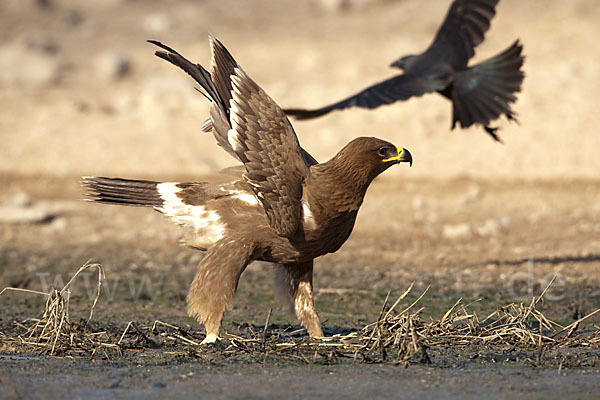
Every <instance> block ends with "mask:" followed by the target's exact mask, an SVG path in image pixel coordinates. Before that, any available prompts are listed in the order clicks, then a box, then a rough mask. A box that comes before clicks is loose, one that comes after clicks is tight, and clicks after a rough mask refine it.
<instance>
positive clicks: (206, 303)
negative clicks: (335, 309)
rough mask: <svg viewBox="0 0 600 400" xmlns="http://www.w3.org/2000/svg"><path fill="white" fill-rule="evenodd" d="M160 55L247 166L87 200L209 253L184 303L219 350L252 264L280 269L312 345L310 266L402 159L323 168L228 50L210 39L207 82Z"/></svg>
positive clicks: (343, 158) (94, 185)
mask: <svg viewBox="0 0 600 400" xmlns="http://www.w3.org/2000/svg"><path fill="white" fill-rule="evenodd" d="M151 43H153V44H155V45H157V46H158V47H160V48H161V49H163V50H165V51H157V52H156V55H157V56H158V57H160V58H162V59H165V60H167V61H169V62H171V63H173V64H174V65H176V66H178V67H180V68H182V69H183V70H184V71H186V72H187V73H188V74H190V75H191V76H192V77H193V78H194V79H195V80H196V82H198V83H199V84H200V86H201V91H202V92H203V94H204V95H205V96H206V97H207V98H208V99H209V100H210V101H211V104H212V105H211V110H210V115H211V117H210V120H209V121H207V122H206V123H205V124H204V126H203V127H204V129H205V130H209V129H210V130H212V132H213V134H214V136H215V138H216V140H217V143H218V144H219V145H221V147H223V148H224V149H225V150H226V151H227V152H228V153H230V154H231V155H232V156H234V157H235V158H237V159H238V160H240V161H241V162H242V163H243V170H241V171H240V172H243V173H241V174H240V176H239V178H237V179H236V178H233V179H231V180H230V181H228V182H225V183H210V182H188V183H173V182H166V183H165V182H163V183H161V182H151V181H139V180H126V179H115V178H102V177H87V178H84V181H83V185H84V187H85V188H86V190H87V197H88V199H89V200H92V201H96V202H102V203H110V204H121V205H134V206H150V207H154V208H155V209H156V210H158V211H160V212H161V213H163V214H165V215H166V216H167V217H169V218H170V219H172V220H173V221H175V222H177V223H179V224H181V225H183V226H184V227H186V228H187V229H186V233H187V235H186V237H185V243H186V244H187V245H189V246H192V247H195V248H198V249H200V250H206V256H205V257H204V259H203V260H202V262H201V263H200V266H199V267H198V272H197V273H196V276H195V278H194V280H193V282H192V284H191V286H190V290H189V294H188V298H187V301H188V312H189V313H190V315H192V316H194V317H196V318H197V319H198V321H199V322H202V323H204V324H205V327H206V332H207V337H206V339H205V342H212V341H214V340H216V338H217V337H218V335H219V329H220V325H221V319H222V317H223V313H224V311H225V309H226V308H227V307H228V305H229V304H230V302H231V299H232V298H233V295H234V293H235V291H236V288H237V285H238V281H239V278H240V275H241V274H242V272H243V271H244V269H245V268H246V266H247V265H248V264H249V263H250V262H252V261H254V260H262V261H268V262H271V263H274V264H275V265H276V278H277V279H276V285H277V286H278V291H279V292H283V293H285V294H286V297H287V299H288V300H289V302H291V304H293V308H294V310H295V312H296V315H297V316H298V318H299V320H300V321H301V323H302V324H303V325H304V326H305V327H306V328H307V330H308V333H309V334H310V336H311V337H319V336H323V332H322V330H321V326H320V323H319V319H318V317H317V313H316V310H315V306H314V302H313V289H312V271H313V260H314V259H315V258H316V257H319V256H321V255H324V254H327V253H331V252H334V251H336V250H337V249H339V248H340V246H341V245H342V244H343V243H344V242H345V241H346V239H347V238H348V236H349V235H350V232H351V231H352V228H353V227H354V221H355V219H356V215H357V213H358V210H359V208H360V205H361V204H362V201H363V198H364V195H365V192H366V190H367V188H368V186H369V184H370V183H371V181H372V180H373V179H374V178H375V177H376V176H377V175H379V174H380V173H382V172H383V171H385V170H386V169H387V168H389V167H390V166H392V165H394V164H398V163H400V162H410V163H412V158H411V155H410V153H409V152H408V150H405V149H402V148H400V147H396V146H394V145H392V144H391V143H389V142H386V141H384V140H381V139H377V138H371V137H361V138H357V139H354V140H353V141H351V142H350V143H348V144H347V145H346V146H345V147H344V148H343V149H342V150H341V151H340V152H339V153H338V154H337V155H335V156H334V157H333V158H332V159H331V160H329V161H327V162H326V163H322V164H319V163H317V161H316V160H315V159H314V158H313V157H311V156H310V154H308V153H307V152H306V151H305V150H303V149H302V148H301V147H300V145H299V143H298V139H297V137H296V134H295V133H294V130H293V129H292V126H291V125H290V123H289V121H288V119H287V118H286V116H285V114H284V113H283V111H282V110H281V109H280V108H279V106H277V104H276V103H275V102H274V101H273V100H272V99H271V98H270V97H269V96H268V95H267V94H266V93H265V92H264V91H263V90H262V89H261V88H260V87H259V86H258V85H257V84H256V83H255V82H254V81H253V80H252V79H250V78H249V77H248V76H247V75H246V73H245V72H244V71H243V70H242V69H241V67H240V66H239V65H238V64H237V63H236V61H235V60H234V59H233V57H232V56H231V55H230V54H229V52H228V51H227V50H226V49H225V47H224V46H223V45H222V44H221V43H220V42H219V41H218V40H217V39H215V38H214V37H210V44H211V50H212V62H211V64H212V67H211V73H209V72H208V71H206V70H205V69H204V68H203V67H202V66H200V65H198V64H193V63H191V62H190V61H188V60H187V59H185V58H184V57H183V56H181V55H180V54H179V53H177V52H176V51H175V50H173V49H171V48H169V47H167V46H165V45H163V44H161V43H159V42H154V41H152V42H151Z"/></svg>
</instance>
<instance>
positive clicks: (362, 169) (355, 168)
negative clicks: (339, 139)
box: [328, 137, 412, 186]
mask: <svg viewBox="0 0 600 400" xmlns="http://www.w3.org/2000/svg"><path fill="white" fill-rule="evenodd" d="M402 162H407V163H409V164H410V165H411V166H412V155H411V154H410V152H409V151H408V150H407V149H404V148H402V147H399V146H395V145H393V144H392V143H390V142H387V141H385V140H382V139H378V138H374V137H359V138H356V139H354V140H352V141H351V142H350V143H348V144H347V145H346V146H345V147H344V148H343V149H342V150H340V151H339V153H338V154H336V156H335V157H334V158H333V159H332V160H331V161H330V162H328V164H330V163H331V164H334V165H336V167H341V170H343V171H344V172H345V173H346V175H347V176H348V177H349V178H350V179H353V180H355V182H356V183H357V184H359V185H361V186H362V185H367V186H368V185H369V184H370V183H371V181H372V180H373V179H375V177H377V175H379V174H381V173H382V172H383V171H385V170H386V169H388V168H389V167H391V166H392V165H395V164H399V163H402Z"/></svg>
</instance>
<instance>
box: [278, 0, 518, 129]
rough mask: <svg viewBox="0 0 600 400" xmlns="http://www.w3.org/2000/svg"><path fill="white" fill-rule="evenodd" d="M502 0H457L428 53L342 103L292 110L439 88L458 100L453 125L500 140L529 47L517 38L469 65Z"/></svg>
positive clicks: (387, 99) (309, 114)
mask: <svg viewBox="0 0 600 400" xmlns="http://www.w3.org/2000/svg"><path fill="white" fill-rule="evenodd" d="M497 4H498V0H455V1H454V2H453V3H452V5H451V6H450V10H449V11H448V14H447V15H446V19H445V20H444V22H443V23H442V26H441V27H440V28H439V30H438V32H437V34H436V35H435V38H434V39H433V43H432V44H431V45H430V46H429V48H428V49H427V50H425V52H424V53H421V54H418V55H407V56H404V57H401V58H399V59H398V60H396V61H394V62H393V63H392V65H391V66H392V67H396V68H399V69H401V70H402V71H404V73H403V74H402V75H397V76H394V77H392V78H389V79H387V80H385V81H383V82H380V83H377V84H375V85H373V86H370V87H368V88H366V89H364V90H363V91H361V92H359V93H357V94H355V95H353V96H350V97H348V98H346V99H344V100H342V101H339V102H337V103H334V104H331V105H328V106H325V107H321V108H317V109H313V110H306V109H297V108H293V109H287V110H285V112H286V113H287V114H288V115H291V116H294V117H295V118H297V119H309V118H315V117H320V116H321V115H325V114H327V113H329V112H330V111H333V110H342V109H345V108H349V107H362V108H377V107H379V106H381V105H385V104H391V103H394V102H396V101H399V100H408V99H409V98H411V97H413V96H421V95H423V94H425V93H431V92H438V93H440V94H441V95H442V96H444V97H446V98H448V99H449V100H450V101H452V105H453V109H452V129H454V127H455V126H456V123H457V122H458V123H460V126H461V127H462V128H467V127H469V126H471V125H473V124H481V125H482V126H483V128H484V129H485V131H486V132H487V133H488V134H490V135H491V136H492V138H494V139H495V140H497V141H500V139H499V138H498V136H497V134H496V131H497V129H498V128H492V127H490V126H489V124H490V122H491V121H494V120H496V119H498V118H499V117H500V116H501V115H505V116H506V118H507V119H508V120H513V121H516V117H515V113H514V111H513V110H512V109H511V103H514V102H515V101H516V99H517V98H516V93H518V92H519V91H520V90H521V84H522V82H523V78H524V76H525V74H524V73H523V71H522V70H521V67H522V65H523V60H524V56H523V55H521V51H522V50H523V46H522V45H521V44H520V43H519V41H518V40H517V41H515V42H514V43H513V44H512V46H510V47H509V48H508V49H506V50H504V51H503V52H502V53H500V54H498V55H496V56H495V57H492V58H490V59H488V60H485V61H483V62H481V63H479V64H476V65H473V66H470V67H469V66H467V63H468V61H469V59H470V58H471V57H473V55H474V54H475V52H474V48H475V46H477V45H478V44H479V43H481V42H482V41H483V38H484V35H485V32H486V31H487V30H488V29H489V27H490V20H491V19H492V18H493V17H494V15H495V14H496V10H495V7H496V5H497Z"/></svg>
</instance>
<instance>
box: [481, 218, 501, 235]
mask: <svg viewBox="0 0 600 400" xmlns="http://www.w3.org/2000/svg"><path fill="white" fill-rule="evenodd" d="M499 231H500V224H499V223H498V222H497V221H496V220H493V219H488V220H487V221H485V223H484V224H483V225H482V226H480V227H479V228H477V233H478V234H479V235H481V236H494V235H497V234H498V232H499Z"/></svg>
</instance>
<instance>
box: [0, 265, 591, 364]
mask: <svg viewBox="0 0 600 400" xmlns="http://www.w3.org/2000/svg"><path fill="white" fill-rule="evenodd" d="M94 268H95V269H97V271H98V285H97V292H96V296H95V298H94V300H93V302H92V305H91V309H90V315H89V318H88V320H87V322H86V323H83V324H76V323H73V322H71V321H70V319H69V299H70V295H71V284H72V282H73V281H74V280H75V279H76V278H77V276H78V275H79V274H80V273H81V272H83V271H85V270H88V269H94ZM103 279H104V271H103V268H102V266H101V265H99V264H89V263H86V264H85V265H83V266H82V267H81V268H80V269H79V270H78V271H77V273H76V274H75V275H74V276H73V278H72V279H71V280H70V281H69V282H68V283H67V284H66V285H65V286H64V287H63V288H62V289H61V290H57V289H53V290H52V291H51V292H50V293H42V292H34V291H30V290H24V289H14V288H7V289H4V290H3V291H2V292H0V294H2V293H4V292H5V291H6V290H16V291H21V292H31V293H36V294H41V295H44V296H47V301H46V307H45V310H44V312H43V315H42V317H41V318H39V319H30V320H26V321H24V322H22V323H19V322H15V324H17V325H18V326H19V327H21V328H22V329H21V330H22V331H23V332H24V333H21V334H18V335H16V336H15V335H11V334H7V333H3V332H0V340H1V342H2V343H10V344H12V345H13V346H14V347H16V348H17V349H22V350H23V351H28V350H31V349H36V350H39V349H41V350H42V351H43V352H45V353H47V354H49V355H69V356H73V355H75V356H77V355H78V356H83V355H86V356H91V357H94V355H96V354H97V353H98V352H99V351H101V352H102V353H103V354H104V356H105V357H106V358H111V357H109V354H108V353H107V350H113V352H111V354H112V355H113V356H115V355H116V356H117V357H121V356H122V355H123V353H124V352H125V351H128V350H132V351H134V352H133V353H131V354H135V353H139V351H140V350H148V349H150V348H152V349H159V350H160V353H162V354H175V355H177V356H184V357H207V358H208V359H209V360H210V359H211V357H213V356H220V357H225V358H229V359H233V360H238V361H243V362H261V361H262V362H266V361H267V359H280V360H283V359H290V360H296V361H298V360H299V361H301V362H303V363H326V364H333V363H339V362H343V360H348V361H350V362H358V363H382V362H389V363H395V364H402V365H407V364H408V363H409V362H422V363H432V362H434V363H436V364H440V363H441V362H443V361H444V357H446V358H447V357H448V356H447V354H448V351H450V350H452V349H462V352H463V353H464V354H463V358H469V357H470V356H473V357H476V356H477V353H478V352H479V351H480V350H482V349H484V350H485V351H489V350H490V349H497V350H500V351H501V352H502V353H503V354H507V353H511V352H512V353H519V354H520V353H523V352H526V353H528V354H533V356H529V357H528V358H527V361H529V362H532V363H533V364H534V365H535V366H540V365H542V364H543V363H544V357H545V355H546V354H548V352H549V351H556V350H559V349H574V348H584V349H586V350H590V351H592V352H596V353H598V352H599V351H600V328H598V327H597V326H595V325H594V329H595V330H593V329H590V328H589V327H588V328H587V330H579V328H580V326H581V323H582V322H583V321H584V320H586V319H588V318H589V317H591V316H593V315H595V314H596V313H598V312H600V309H599V310H596V311H594V312H592V313H590V314H588V315H586V316H585V317H583V318H580V319H579V320H577V321H575V322H573V323H572V324H570V325H568V326H562V325H560V324H558V323H556V322H554V321H551V320H550V319H548V318H547V317H546V316H545V315H544V314H543V313H542V312H541V311H540V310H539V309H538V305H539V304H540V302H541V301H542V300H543V296H544V294H545V293H546V291H547V290H548V288H549V287H550V285H551V284H552V282H550V284H549V285H548V287H547V288H546V289H545V290H544V291H543V292H542V294H541V295H540V296H539V297H534V298H533V299H532V300H531V302H530V303H529V304H523V303H519V304H516V303H511V304H508V305H506V306H504V307H501V308H499V309H497V310H496V311H494V312H493V313H491V314H490V315H488V316H486V317H485V318H480V317H479V316H478V315H477V314H476V313H475V312H471V311H469V306H470V304H464V303H463V301H462V299H459V300H458V301H457V302H456V303H455V304H454V305H453V306H452V307H451V308H450V309H449V310H448V311H447V312H446V313H445V314H444V316H443V317H442V318H440V319H436V320H429V321H426V320H425V319H423V317H422V316H421V313H422V311H423V308H422V307H419V306H418V304H419V301H420V300H421V299H422V298H423V296H425V295H426V293H427V290H428V289H429V288H427V289H426V290H425V291H423V293H421V294H420V296H418V298H417V299H416V300H414V301H413V302H411V303H410V304H408V305H406V306H404V307H401V304H402V303H403V300H405V298H406V296H407V295H408V294H409V293H410V292H411V291H412V289H413V285H410V286H409V287H408V289H406V291H405V292H404V293H402V294H401V295H400V296H399V297H398V298H397V299H396V300H395V301H394V303H393V304H392V305H391V306H389V305H388V303H389V293H388V296H387V298H386V299H385V301H384V304H383V306H382V308H381V311H380V313H379V317H378V318H377V320H376V321H374V322H373V323H370V324H368V325H366V326H365V327H363V328H362V329H361V330H359V331H355V332H351V333H347V334H335V335H332V336H329V337H326V338H322V339H318V340H312V339H310V338H308V337H306V334H305V331H304V329H297V330H295V331H293V330H292V331H290V329H289V328H290V327H281V326H275V325H269V320H270V311H269V313H268V315H267V319H266V321H265V325H264V326H252V325H247V324H245V325H243V326H241V329H239V332H238V334H232V333H229V334H226V335H225V338H224V339H222V340H221V341H219V342H218V343H217V344H215V345H209V346H200V342H201V341H202V339H203V336H204V335H203V334H202V333H200V332H199V331H195V330H194V329H193V328H191V327H190V328H183V327H181V326H177V325H175V324H170V323H167V322H163V321H158V320H157V321H155V322H154V323H153V324H152V325H143V324H139V323H136V322H134V321H129V322H128V323H127V324H126V326H125V328H124V329H123V328H122V327H121V328H118V327H116V326H114V325H110V324H109V325H108V326H106V327H105V328H104V329H103V330H102V331H99V332H91V329H88V323H89V321H90V320H91V318H92V316H93V312H94V307H95V305H96V302H97V301H98V298H99V296H100V287H101V285H102V281H103ZM398 310H400V311H398ZM444 351H446V352H445V353H444ZM561 357H562V356H561ZM561 367H562V358H561V364H560V365H559V369H560V368H561Z"/></svg>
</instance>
